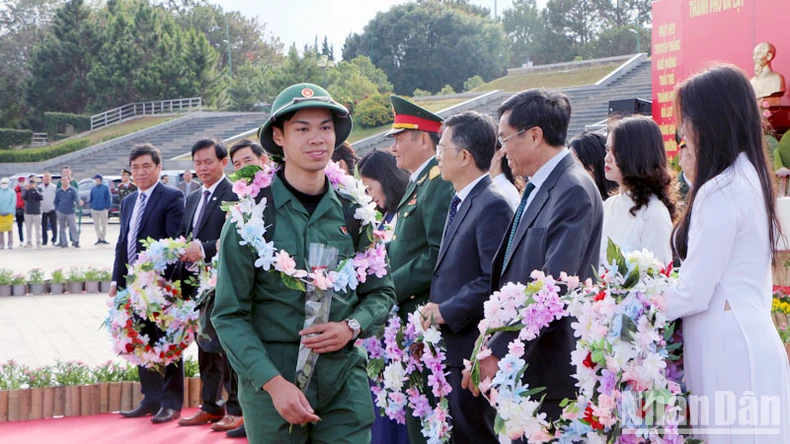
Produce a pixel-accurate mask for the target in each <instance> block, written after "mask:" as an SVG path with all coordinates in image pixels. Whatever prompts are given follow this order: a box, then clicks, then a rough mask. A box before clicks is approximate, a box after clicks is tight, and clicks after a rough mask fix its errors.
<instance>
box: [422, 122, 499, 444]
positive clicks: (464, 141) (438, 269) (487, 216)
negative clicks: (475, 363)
mask: <svg viewBox="0 0 790 444" xmlns="http://www.w3.org/2000/svg"><path fill="white" fill-rule="evenodd" d="M496 136H497V135H496V124H495V123H494V120H493V119H492V118H491V117H489V116H486V115H483V114H480V113H478V112H475V111H467V112H464V113H461V114H456V115H454V116H452V117H450V118H449V119H447V120H445V122H444V130H443V132H442V139H441V140H440V141H439V145H438V147H437V150H436V152H437V154H438V156H437V159H438V160H439V170H440V171H441V173H442V179H444V180H446V181H448V182H450V183H452V184H453V188H454V189H455V191H456V193H455V196H454V197H453V200H452V202H451V203H450V210H449V213H448V215H447V220H446V223H445V229H444V237H443V238H442V243H441V247H440V248H439V258H438V260H437V261H436V266H435V268H434V271H433V279H432V281H431V295H430V302H429V303H428V304H427V305H426V306H425V307H423V309H422V311H421V313H422V315H423V324H424V326H425V327H426V328H427V327H428V326H430V325H431V324H434V325H440V326H441V331H442V336H443V338H444V340H445V343H446V345H447V361H446V362H447V370H448V372H449V374H448V381H449V383H450V385H451V386H452V387H453V391H452V392H451V393H450V395H449V401H450V415H451V416H452V418H453V435H452V442H453V443H454V444H467V443H470V444H471V443H497V442H498V441H497V435H496V433H494V418H495V416H496V411H495V410H494V409H493V408H492V407H491V405H490V404H489V403H488V401H486V400H485V399H484V398H481V397H478V398H476V397H474V396H472V394H471V393H470V392H469V391H467V390H462V389H461V372H462V371H463V368H464V364H463V361H464V359H468V358H469V356H470V355H471V354H472V350H473V349H474V345H475V340H476V339H477V336H478V334H479V332H478V330H477V324H478V323H479V322H480V320H481V319H482V318H483V303H484V302H485V301H487V300H488V297H489V295H490V294H491V264H492V262H493V259H494V254H495V253H496V250H497V247H498V246H499V242H500V239H501V238H502V236H503V235H504V233H505V230H506V229H507V226H508V224H509V223H510V219H511V218H512V217H513V210H512V209H511V208H510V205H509V204H508V201H507V198H506V197H505V196H504V195H503V194H502V193H501V192H500V190H499V188H498V187H497V186H496V184H494V183H493V181H492V180H491V176H489V175H488V169H489V167H490V166H491V158H492V157H493V155H494V150H495V146H496Z"/></svg>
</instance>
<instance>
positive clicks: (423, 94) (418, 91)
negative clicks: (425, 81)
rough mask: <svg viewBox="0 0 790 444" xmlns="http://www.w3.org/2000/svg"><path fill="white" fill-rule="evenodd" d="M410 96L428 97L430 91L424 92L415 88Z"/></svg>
mask: <svg viewBox="0 0 790 444" xmlns="http://www.w3.org/2000/svg"><path fill="white" fill-rule="evenodd" d="M411 95H412V96H414V97H428V96H430V95H431V92H430V91H426V90H424V89H420V88H417V89H415V90H414V92H413V93H411Z"/></svg>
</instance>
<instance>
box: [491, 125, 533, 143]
mask: <svg viewBox="0 0 790 444" xmlns="http://www.w3.org/2000/svg"><path fill="white" fill-rule="evenodd" d="M527 129H528V128H524V129H523V130H521V131H519V132H517V133H513V134H511V135H509V136H507V137H505V138H504V139H503V138H501V137H497V138H496V140H498V141H499V144H500V145H502V146H505V143H507V141H508V140H510V139H512V138H514V137H516V136H518V135H519V134H522V133H524V132H525V131H526V130H527Z"/></svg>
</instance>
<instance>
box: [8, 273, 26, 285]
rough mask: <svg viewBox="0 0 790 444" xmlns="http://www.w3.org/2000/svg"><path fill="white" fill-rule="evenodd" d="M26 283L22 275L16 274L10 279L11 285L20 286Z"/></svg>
mask: <svg viewBox="0 0 790 444" xmlns="http://www.w3.org/2000/svg"><path fill="white" fill-rule="evenodd" d="M26 283H27V278H26V277H25V275H24V274H22V273H17V274H15V275H14V276H13V277H12V278H11V285H22V284H26Z"/></svg>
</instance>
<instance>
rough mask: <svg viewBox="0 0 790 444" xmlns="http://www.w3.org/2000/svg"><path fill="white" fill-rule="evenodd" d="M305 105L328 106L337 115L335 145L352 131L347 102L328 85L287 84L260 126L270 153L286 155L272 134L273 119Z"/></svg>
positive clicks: (314, 106)
mask: <svg viewBox="0 0 790 444" xmlns="http://www.w3.org/2000/svg"><path fill="white" fill-rule="evenodd" d="M304 108H326V109H328V110H330V111H332V114H334V116H335V147H338V146H340V144H342V143H343V142H345V141H346V139H348V136H349V134H351V128H352V126H353V124H352V123H351V116H350V115H349V114H348V110H347V109H346V107H344V106H343V105H341V104H339V103H337V102H335V101H334V100H333V99H332V96H330V95H329V93H328V92H326V90H325V89H324V88H321V87H320V86H318V85H313V84H312V83H298V84H296V85H291V86H289V87H288V88H285V89H284V90H283V91H282V92H281V93H280V94H279V95H278V96H277V98H276V99H274V103H272V114H271V115H270V116H269V118H268V119H266V122H264V123H263V125H262V126H261V127H260V129H259V130H258V139H259V140H260V141H261V145H262V146H263V148H264V149H265V150H266V151H268V152H269V153H271V154H273V155H275V156H279V157H282V156H283V148H282V147H281V146H279V145H277V144H276V143H274V139H273V137H272V123H274V122H275V121H276V120H277V119H279V118H281V117H282V116H283V115H285V114H288V113H290V112H293V111H298V110H300V109H304Z"/></svg>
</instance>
